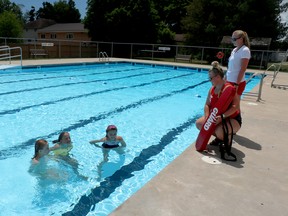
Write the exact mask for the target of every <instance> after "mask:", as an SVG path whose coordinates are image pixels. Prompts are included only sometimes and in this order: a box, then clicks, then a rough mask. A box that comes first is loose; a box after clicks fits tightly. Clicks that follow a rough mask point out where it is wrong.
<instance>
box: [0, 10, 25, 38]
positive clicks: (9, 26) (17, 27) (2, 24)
mask: <svg viewBox="0 0 288 216" xmlns="http://www.w3.org/2000/svg"><path fill="white" fill-rule="evenodd" d="M22 32H23V30H22V22H21V21H20V20H19V18H18V17H17V16H16V15H15V14H14V13H13V12H11V11H4V12H2V13H1V14H0V36H1V37H21V36H22Z"/></svg>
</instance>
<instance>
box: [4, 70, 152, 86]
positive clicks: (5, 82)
mask: <svg viewBox="0 0 288 216" xmlns="http://www.w3.org/2000/svg"><path fill="white" fill-rule="evenodd" d="M110 69H111V68H110ZM144 69H147V68H129V69H125V70H119V69H117V70H115V71H109V72H97V73H88V74H81V75H70V76H68V75H65V76H52V77H41V78H33V79H24V80H12V81H4V82H0V84H10V83H17V82H30V81H38V80H45V79H58V78H71V77H82V76H91V75H99V74H103V75H105V74H110V73H121V72H123V71H125V72H126V71H134V70H144ZM17 75H21V74H17ZM42 75H46V74H45V73H44V72H43V74H42Z"/></svg>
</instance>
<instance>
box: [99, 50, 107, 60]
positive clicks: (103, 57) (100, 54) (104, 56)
mask: <svg viewBox="0 0 288 216" xmlns="http://www.w3.org/2000/svg"><path fill="white" fill-rule="evenodd" d="M99 61H105V62H107V61H109V56H108V55H107V53H106V52H100V53H99Z"/></svg>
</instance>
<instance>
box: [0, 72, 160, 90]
mask: <svg viewBox="0 0 288 216" xmlns="http://www.w3.org/2000/svg"><path fill="white" fill-rule="evenodd" d="M164 72H166V70H164V71H158V72H149V73H148V72H147V73H141V74H133V75H129V76H123V77H115V78H110V79H99V80H91V81H81V82H74V83H65V84H58V85H54V86H53V85H52V86H45V87H37V88H31V89H22V90H16V91H11V92H3V93H0V96H2V95H8V94H16V93H22V92H29V91H36V90H42V89H47V88H56V87H63V86H69V85H80V84H87V83H94V82H103V81H111V80H119V79H126V78H131V77H137V76H145V75H151V74H157V73H164Z"/></svg>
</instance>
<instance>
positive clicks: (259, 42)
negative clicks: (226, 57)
mask: <svg viewBox="0 0 288 216" xmlns="http://www.w3.org/2000/svg"><path fill="white" fill-rule="evenodd" d="M249 40H250V45H251V46H258V47H260V46H261V47H269V46H270V44H271V41H272V38H263V37H259V38H250V37H249ZM221 44H232V42H231V36H223V38H222V41H221Z"/></svg>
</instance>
